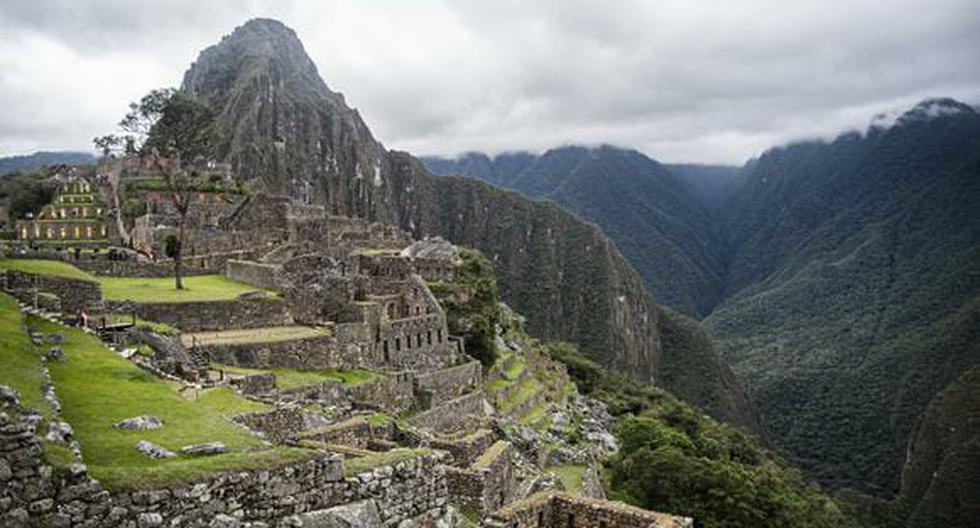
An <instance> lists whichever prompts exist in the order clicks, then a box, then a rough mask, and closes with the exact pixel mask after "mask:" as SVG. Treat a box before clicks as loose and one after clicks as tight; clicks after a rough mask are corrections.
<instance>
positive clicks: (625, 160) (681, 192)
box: [424, 146, 725, 316]
mask: <svg viewBox="0 0 980 528" xmlns="http://www.w3.org/2000/svg"><path fill="white" fill-rule="evenodd" d="M518 156H522V157H521V158H519V159H521V160H526V157H527V156H529V155H528V154H526V153H525V154H523V155H519V154H505V155H502V156H497V157H495V158H493V159H492V160H491V159H489V158H487V157H486V156H485V155H482V154H468V155H464V156H462V157H460V158H458V159H456V160H448V159H441V158H431V157H430V158H424V161H425V162H426V164H427V165H428V166H429V167H430V168H432V169H433V170H436V171H439V172H440V173H443V174H466V175H469V176H473V177H476V178H479V179H482V180H484V181H487V182H490V183H494V184H496V185H500V186H502V187H507V188H511V189H514V190H517V191H520V192H521V193H523V194H525V195H527V196H530V197H533V198H546V199H549V200H552V201H554V202H556V203H558V204H559V205H561V206H562V207H565V208H567V209H568V210H570V211H572V212H574V213H575V214H577V215H579V216H581V217H583V218H585V219H587V220H590V221H592V222H595V223H596V224H598V225H599V226H600V227H602V230H603V231H604V232H605V233H606V234H607V235H609V237H610V238H612V239H613V240H614V241H615V242H616V246H617V247H618V248H619V249H620V251H622V252H623V255H624V256H626V258H628V259H629V260H630V262H632V264H633V266H634V267H635V268H636V269H637V271H638V272H639V274H640V276H641V277H642V278H643V281H644V284H645V285H646V288H647V290H648V291H649V292H650V293H651V294H652V295H653V296H654V298H655V299H656V300H658V301H659V302H662V303H664V304H666V305H668V306H670V307H672V308H674V309H677V310H680V311H682V312H684V313H687V314H691V315H697V316H703V315H706V314H707V313H709V312H710V311H711V308H712V307H713V306H714V305H715V304H716V303H717V302H718V301H719V296H720V295H721V293H722V290H723V287H724V285H723V280H724V265H723V258H724V254H725V246H724V241H723V239H722V236H721V233H720V231H719V229H718V227H717V224H716V223H715V222H714V221H713V220H712V218H711V214H712V213H710V212H709V211H708V210H707V209H706V207H704V206H703V205H702V203H701V201H700V200H699V198H698V196H697V191H696V190H695V188H694V187H693V186H692V185H689V184H687V183H685V182H684V181H682V180H681V179H680V178H678V177H677V176H675V175H674V174H672V173H671V172H670V171H668V170H667V169H666V168H665V167H664V166H663V165H661V164H659V163H657V162H656V161H654V160H652V159H650V158H648V157H647V156H644V155H643V154H641V153H639V152H637V151H635V150H625V149H619V148H615V147H610V146H603V147H598V148H585V147H562V148H556V149H552V150H549V151H547V152H545V153H544V154H542V155H540V156H536V157H534V158H533V162H531V163H525V164H520V165H519V164H515V163H512V162H511V160H513V159H515V158H516V157H518ZM520 167H523V168H520ZM515 169H519V170H517V171H516V172H515Z"/></svg>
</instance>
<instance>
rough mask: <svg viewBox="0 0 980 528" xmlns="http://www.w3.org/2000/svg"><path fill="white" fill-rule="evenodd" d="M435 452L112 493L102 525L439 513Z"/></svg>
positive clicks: (442, 489) (323, 462) (391, 519)
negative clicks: (350, 469) (362, 508)
mask: <svg viewBox="0 0 980 528" xmlns="http://www.w3.org/2000/svg"><path fill="white" fill-rule="evenodd" d="M441 463H442V455H441V454H438V453H434V454H430V455H425V456H422V457H418V458H414V459H409V460H405V461H402V462H398V463H396V464H393V465H390V466H381V467H379V468H376V469H374V470H372V471H369V472H365V473H361V474H358V475H355V476H351V477H345V475H344V465H343V460H342V457H340V456H336V455H335V456H331V457H326V458H319V459H314V460H310V461H306V462H300V463H294V464H289V465H285V466H281V467H277V468H271V469H265V470H256V471H243V472H223V473H219V474H216V475H213V476H211V477H210V478H207V479H204V480H200V481H198V482H195V483H192V484H188V485H184V486H175V487H172V488H170V489H162V490H150V491H137V492H129V493H116V494H113V496H112V501H113V505H114V506H115V507H114V508H113V510H112V515H111V516H110V517H109V519H108V520H109V521H111V523H112V524H106V526H110V525H111V526H122V525H125V523H126V522H131V521H136V522H137V524H138V526H140V527H143V526H176V525H179V526H186V527H204V526H211V524H210V523H211V521H212V520H213V519H214V518H215V517H216V516H218V515H235V517H238V518H240V519H241V520H242V521H245V522H265V523H269V524H270V525H272V526H294V525H295V524H294V523H295V521H293V520H291V519H289V517H291V516H294V515H298V514H308V513H310V512H315V511H318V510H324V509H328V508H332V507H335V506H339V505H342V504H349V503H353V502H357V501H362V500H373V501H374V502H375V504H376V505H377V510H378V514H379V517H380V520H381V522H382V525H383V526H397V525H399V523H402V522H405V521H408V520H410V519H413V518H416V517H419V516H424V515H426V514H430V513H433V512H436V511H440V510H442V509H443V508H444V506H445V504H446V494H447V491H446V480H445V474H444V471H443V469H442V466H441Z"/></svg>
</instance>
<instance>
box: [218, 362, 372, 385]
mask: <svg viewBox="0 0 980 528" xmlns="http://www.w3.org/2000/svg"><path fill="white" fill-rule="evenodd" d="M212 368H215V369H221V370H224V371H225V372H228V373H231V374H241V375H246V376H250V375H255V374H265V373H270V372H271V373H272V374H275V375H276V386H278V387H279V388H280V389H293V388H296V387H308V386H310V385H319V384H321V383H324V382H326V381H331V380H332V381H339V382H341V383H343V384H344V385H347V386H348V387H353V386H356V385H362V384H364V383H368V382H370V381H373V380H375V379H378V378H379V377H381V374H378V373H376V372H371V371H369V370H340V369H324V370H294V369H288V368H269V369H253V368H244V367H234V366H231V365H222V364H220V363H215V364H213V365H212Z"/></svg>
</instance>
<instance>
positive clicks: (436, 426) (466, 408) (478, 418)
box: [411, 390, 486, 432]
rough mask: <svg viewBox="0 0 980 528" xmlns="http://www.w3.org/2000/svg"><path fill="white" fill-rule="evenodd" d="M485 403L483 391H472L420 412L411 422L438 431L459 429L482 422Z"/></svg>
mask: <svg viewBox="0 0 980 528" xmlns="http://www.w3.org/2000/svg"><path fill="white" fill-rule="evenodd" d="M485 403H486V402H485V400H484V397H483V391H480V390H477V391H473V392H471V393H469V394H467V395H465V396H460V397H459V398H456V399H455V400H449V401H447V402H445V403H443V404H441V405H438V406H436V407H433V408H431V409H429V410H428V411H425V412H423V413H420V414H418V415H417V416H415V417H414V418H412V420H411V422H412V423H413V424H414V425H416V426H418V427H424V428H427V429H432V430H434V431H439V432H451V431H459V430H461V429H466V428H468V427H470V426H473V425H475V424H478V423H482V421H483V420H484V418H485V415H484V406H485Z"/></svg>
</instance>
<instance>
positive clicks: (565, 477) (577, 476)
mask: <svg viewBox="0 0 980 528" xmlns="http://www.w3.org/2000/svg"><path fill="white" fill-rule="evenodd" d="M586 469H588V468H586V467H585V466H573V465H562V466H548V467H546V468H545V471H550V472H552V473H554V474H555V475H558V478H560V479H561V482H562V484H564V485H565V489H566V490H568V491H579V490H581V489H582V477H583V476H585V470H586Z"/></svg>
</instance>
